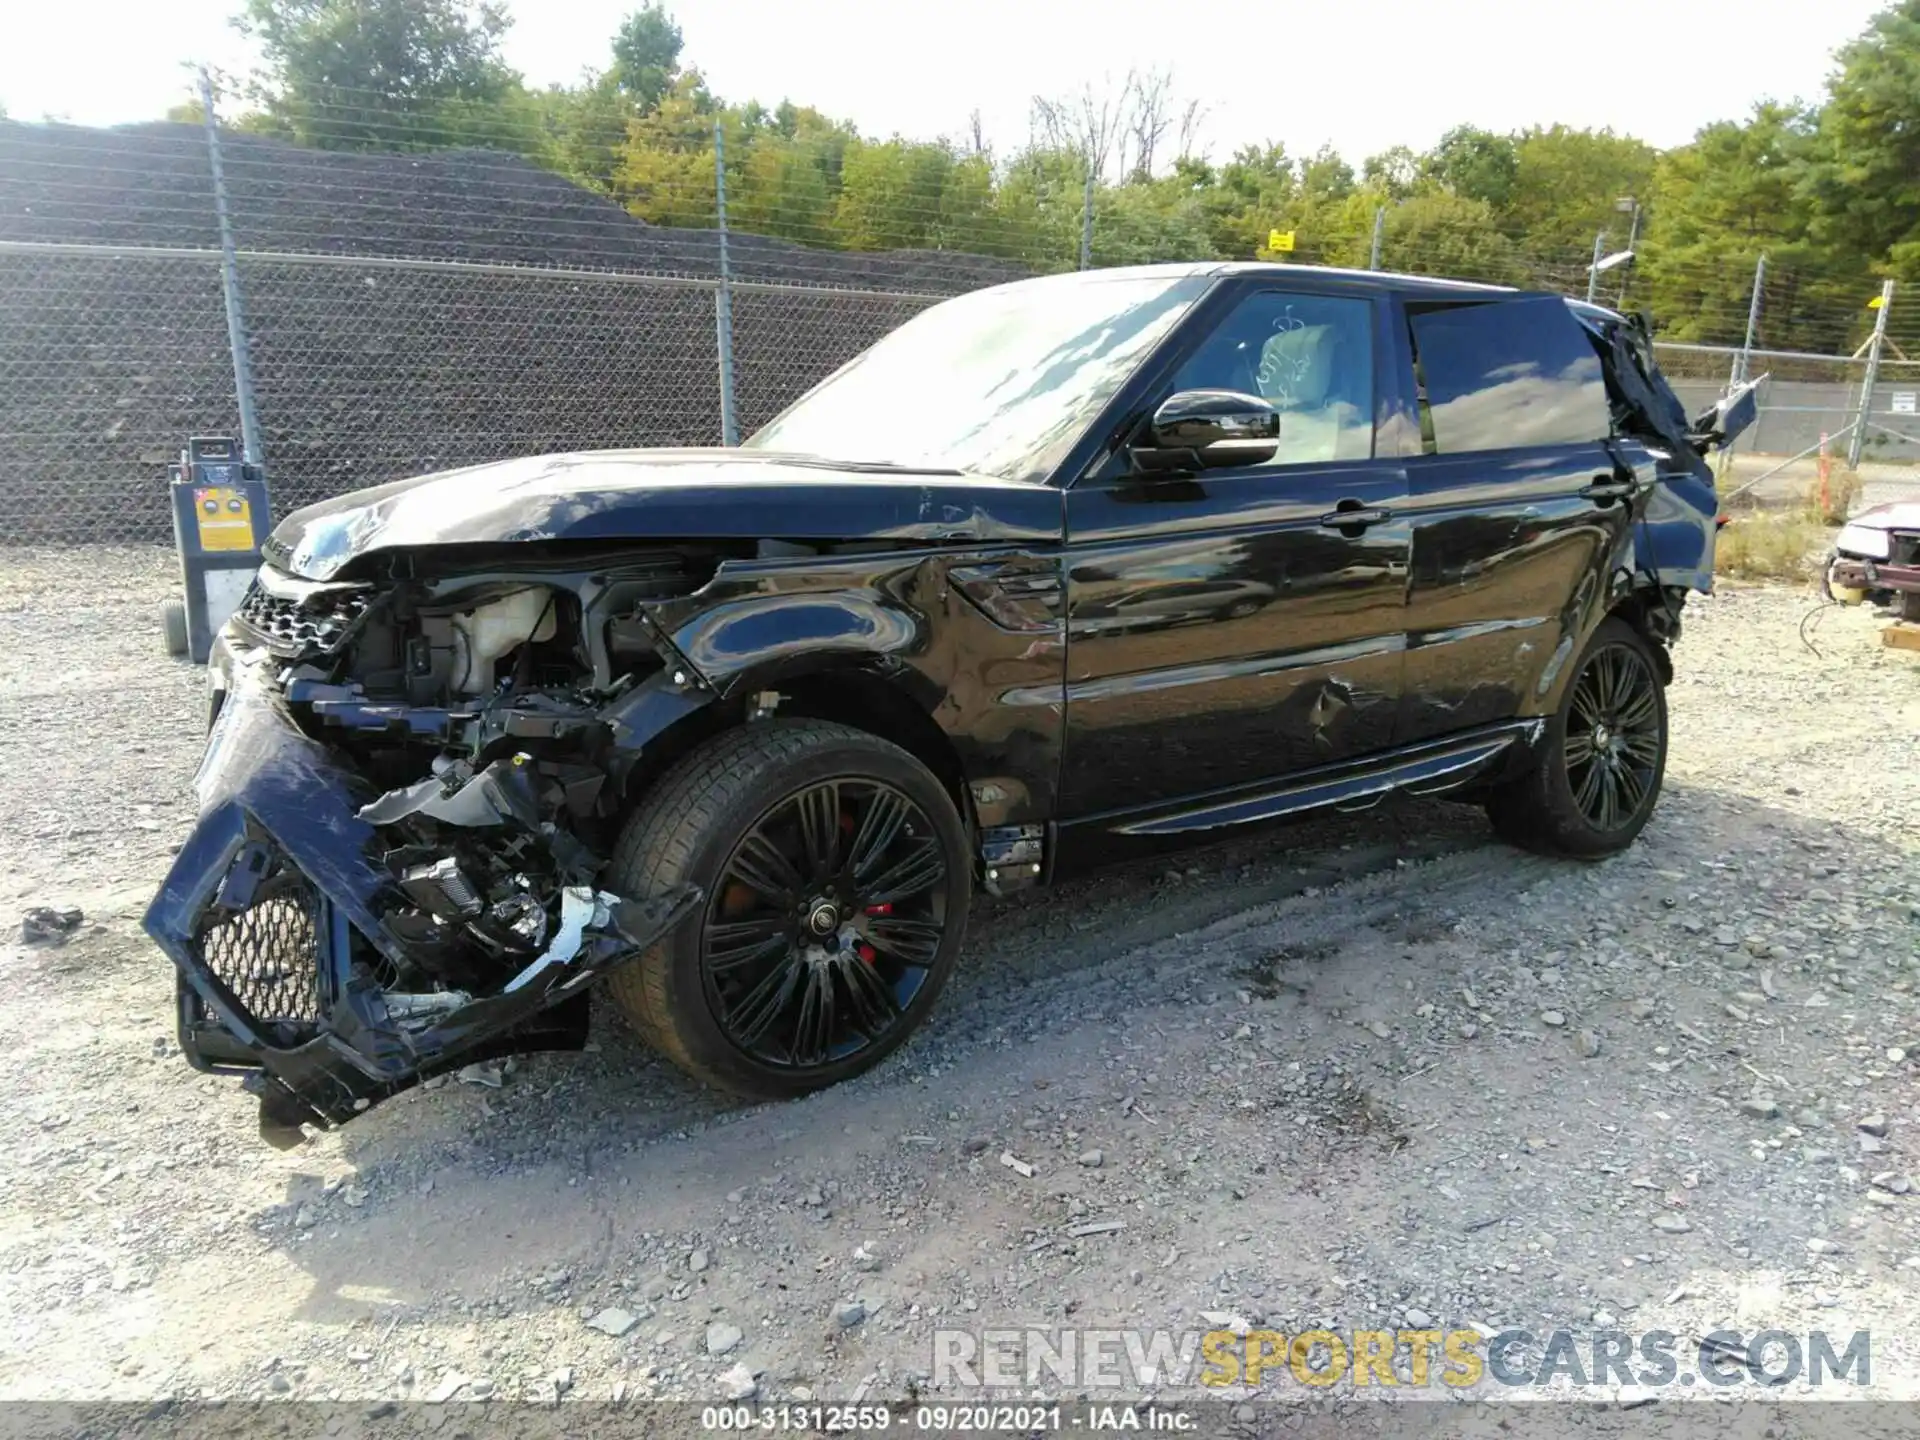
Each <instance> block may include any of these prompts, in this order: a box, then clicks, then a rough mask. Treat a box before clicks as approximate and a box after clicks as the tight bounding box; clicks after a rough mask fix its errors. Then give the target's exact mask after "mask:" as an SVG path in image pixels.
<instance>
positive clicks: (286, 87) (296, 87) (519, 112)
mask: <svg viewBox="0 0 1920 1440" xmlns="http://www.w3.org/2000/svg"><path fill="white" fill-rule="evenodd" d="M234 23H235V25H236V26H237V27H238V28H239V30H240V31H241V33H243V34H245V35H247V36H248V37H250V38H251V39H253V40H255V41H257V42H258V44H259V46H260V49H261V53H262V56H263V59H264V61H265V70H264V73H263V75H262V76H261V78H260V81H259V84H258V86H257V94H256V98H257V100H258V101H259V103H260V104H261V106H262V108H263V110H264V112H265V114H266V116H267V118H268V119H269V120H270V121H271V122H272V128H274V129H276V130H279V131H281V132H282V133H285V134H287V135H288V136H289V137H290V138H292V139H294V140H296V141H297V142H299V143H300V144H303V145H313V146H316V147H318V148H321V149H328V150H405V149H425V148H430V147H435V146H444V145H456V144H496V145H505V146H508V147H511V148H516V149H538V148H539V145H540V137H539V133H538V128H537V116H536V114H535V111H534V109H533V108H532V107H531V106H529V105H526V104H525V103H520V104H515V103H513V102H514V101H515V100H516V99H520V100H522V101H524V94H523V92H522V90H521V86H520V81H519V77H518V76H517V75H515V74H514V72H513V71H512V70H510V69H508V68H507V65H506V63H505V61H503V60H502V59H501V57H500V40H501V37H502V36H503V35H504V34H505V33H506V30H507V26H508V23H509V22H508V19H507V15H506V12H505V10H504V9H503V8H501V6H500V5H499V4H497V3H494V0H477V3H475V0H247V6H246V9H245V10H244V11H242V12H241V14H240V15H239V17H238V18H237V19H236V20H235V22H234Z"/></svg>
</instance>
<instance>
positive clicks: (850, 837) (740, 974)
mask: <svg viewBox="0 0 1920 1440" xmlns="http://www.w3.org/2000/svg"><path fill="white" fill-rule="evenodd" d="M945 875H946V860H945V858H944V856H943V855H942V854H941V848H940V840H939V837H938V835H937V834H936V833H935V831H934V827H933V822H932V820H931V819H930V818H929V817H928V816H927V815H926V814H925V813H924V812H923V811H922V810H921V809H920V807H919V806H918V805H916V804H915V803H914V802H913V800H911V799H910V798H909V797H908V796H906V795H905V794H903V793H902V792H901V791H899V790H898V789H896V788H895V787H893V786H892V785H888V784H886V783H884V782H881V781H877V780H871V779H865V778H860V777H855V776H842V777H837V778H835V779H831V780H825V781H821V782H819V783H816V784H812V785H808V786H806V787H805V788H803V789H800V790H797V791H795V792H794V793H793V794H791V795H788V796H786V797H785V798H784V799H782V800H780V801H778V802H777V803H776V804H774V805H773V806H772V807H771V808H769V809H768V810H767V812H766V813H765V814H764V815H762V816H761V817H760V819H759V820H758V821H757V822H755V824H754V825H753V827H752V828H751V829H749V830H748V831H747V833H746V834H745V835H744V836H742V837H741V839H740V842H739V843H738V844H737V845H735V846H734V849H733V853H732V854H731V855H730V856H729V857H728V858H727V861H726V863H725V865H724V866H723V867H722V868H721V872H720V878H719V881H718V883H717V884H716V885H715V886H714V888H713V894H712V898H711V900H710V902H709V904H708V907H707V912H706V918H705V923H704V925H703V927H702V931H701V965H702V971H703V975H704V978H705V981H706V985H707V996H708V1000H709V1002H710V1003H711V1004H712V1006H713V1007H714V1013H715V1016H716V1017H717V1019H718V1020H719V1023H720V1027H721V1030H722V1031H723V1032H724V1033H725V1035H726V1037H727V1039H728V1040H729V1041H731V1042H732V1043H733V1044H734V1045H735V1046H737V1047H738V1048H739V1049H740V1050H741V1051H742V1052H743V1053H744V1054H746V1055H748V1056H751V1057H752V1058H753V1059H755V1060H757V1061H759V1062H760V1063H761V1064H764V1065H771V1066H776V1067H785V1068H792V1069H797V1070H813V1069H818V1068H820V1067H822V1066H826V1065H830V1064H834V1063H836V1062H839V1061H843V1060H846V1059H848V1058H849V1057H851V1056H853V1055H855V1054H857V1053H858V1052H859V1051H861V1050H864V1049H866V1048H867V1047H868V1046H870V1045H874V1044H878V1043H883V1042H884V1041H886V1040H887V1039H889V1038H891V1036H890V1034H889V1032H890V1031H891V1030H892V1029H893V1027H894V1026H896V1025H898V1024H900V1023H901V1021H902V1019H903V1017H904V1016H905V1014H906V1011H907V1009H908V1007H909V1006H911V1005H912V1004H913V1000H914V997H915V995H917V994H918V993H919V990H920V987H921V986H922V985H924V984H925V983H926V980H927V976H928V974H929V973H930V972H931V969H932V966H933V962H934V960H935V959H936V958H937V957H938V955H939V953H940V942H941V940H942V938H943V936H944V935H945V932H946V921H947V915H946V905H945V899H944V895H943V893H942V890H941V886H940V882H941V880H942V879H944V878H945Z"/></svg>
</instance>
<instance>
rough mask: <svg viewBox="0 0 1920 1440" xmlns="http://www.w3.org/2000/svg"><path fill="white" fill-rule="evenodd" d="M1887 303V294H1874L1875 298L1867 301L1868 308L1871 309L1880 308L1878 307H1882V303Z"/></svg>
mask: <svg viewBox="0 0 1920 1440" xmlns="http://www.w3.org/2000/svg"><path fill="white" fill-rule="evenodd" d="M1886 303H1887V297H1886V296H1884V295H1876V296H1874V297H1873V298H1872V299H1871V300H1869V301H1868V302H1867V308H1868V309H1869V310H1878V309H1879V308H1880V307H1881V306H1882V305H1884V304H1886Z"/></svg>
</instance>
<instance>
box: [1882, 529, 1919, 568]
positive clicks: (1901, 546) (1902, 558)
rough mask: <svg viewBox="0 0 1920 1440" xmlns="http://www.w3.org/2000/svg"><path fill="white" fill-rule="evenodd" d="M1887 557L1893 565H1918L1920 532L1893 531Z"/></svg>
mask: <svg viewBox="0 0 1920 1440" xmlns="http://www.w3.org/2000/svg"><path fill="white" fill-rule="evenodd" d="M1887 558H1888V560H1889V561H1890V562H1891V563H1892V564H1895V565H1920V534H1907V533H1904V532H1902V531H1899V530H1896V531H1894V532H1893V542H1892V545H1891V548H1890V551H1889V554H1888V556H1887Z"/></svg>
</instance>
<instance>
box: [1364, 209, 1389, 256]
mask: <svg viewBox="0 0 1920 1440" xmlns="http://www.w3.org/2000/svg"><path fill="white" fill-rule="evenodd" d="M1386 234H1387V207H1386V206H1384V205H1382V206H1379V207H1378V208H1377V209H1375V210H1374V212H1373V253H1372V254H1371V255H1369V256H1368V257H1367V268H1368V269H1369V270H1378V269H1379V268H1380V242H1381V241H1382V240H1384V239H1385V238H1386Z"/></svg>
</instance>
